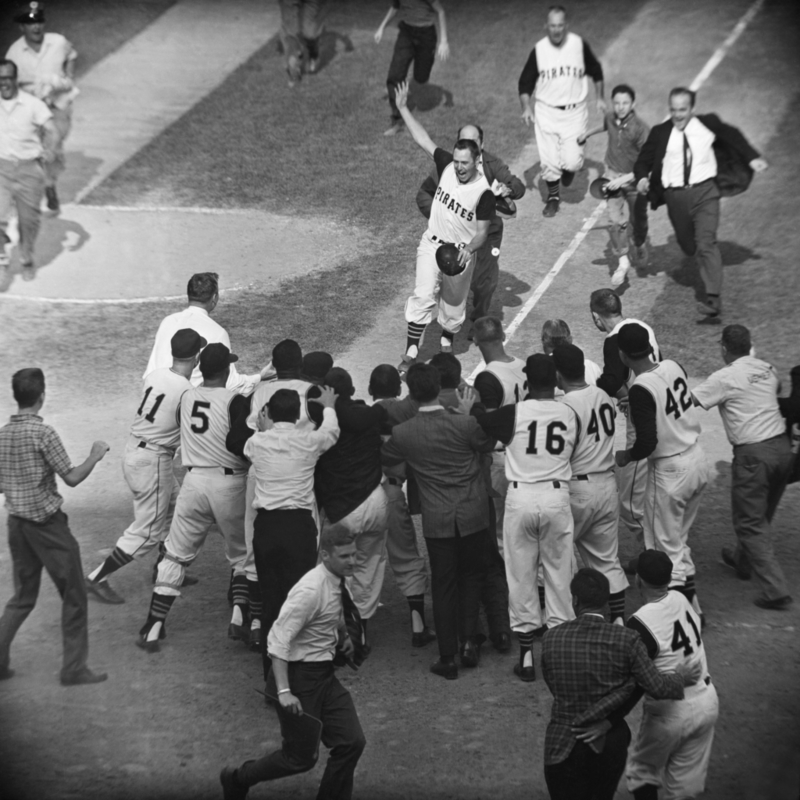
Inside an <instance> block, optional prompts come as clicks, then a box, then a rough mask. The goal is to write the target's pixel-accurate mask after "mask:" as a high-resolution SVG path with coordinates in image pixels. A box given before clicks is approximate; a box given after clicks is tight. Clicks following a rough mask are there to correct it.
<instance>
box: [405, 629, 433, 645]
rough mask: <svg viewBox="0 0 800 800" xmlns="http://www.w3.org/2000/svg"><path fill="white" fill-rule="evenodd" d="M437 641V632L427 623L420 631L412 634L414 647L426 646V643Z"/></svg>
mask: <svg viewBox="0 0 800 800" xmlns="http://www.w3.org/2000/svg"><path fill="white" fill-rule="evenodd" d="M435 641H436V633H435V632H434V631H432V630H431V629H430V628H429V627H428V626H427V625H426V626H425V627H424V628H423V629H422V630H421V631H420V632H419V633H412V634H411V646H412V647H425V645H426V644H430V643H431V642H435Z"/></svg>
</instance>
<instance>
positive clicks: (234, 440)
mask: <svg viewBox="0 0 800 800" xmlns="http://www.w3.org/2000/svg"><path fill="white" fill-rule="evenodd" d="M251 400H252V398H251V397H244V396H243V395H240V394H238V395H236V397H234V398H233V400H232V401H231V405H230V409H229V411H230V417H231V429H230V430H229V431H228V435H227V436H226V437H225V448H226V449H227V451H228V452H229V453H233V454H234V455H235V456H244V455H245V453H244V446H245V444H247V441H248V440H249V439H250V437H251V436H252V435H253V434H254V433H255V431H254V430H253V429H252V428H251V427H250V426H249V425H248V424H247V417H248V416H249V415H250V405H251Z"/></svg>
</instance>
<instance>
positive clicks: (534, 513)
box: [503, 481, 575, 633]
mask: <svg viewBox="0 0 800 800" xmlns="http://www.w3.org/2000/svg"><path fill="white" fill-rule="evenodd" d="M559 483H560V488H558V489H556V488H555V486H554V485H553V481H542V482H541V483H517V482H516V481H512V482H511V483H510V484H509V487H508V495H507V496H506V517H505V522H504V524H503V556H504V558H505V562H506V577H507V579H508V606H509V616H510V618H511V629H512V630H513V631H516V632H522V633H529V632H531V631H535V630H536V629H537V628H541V627H542V624H543V622H544V624H545V625H547V627H548V628H552V627H555V626H556V625H560V624H561V623H562V622H567V621H568V620H570V619H574V617H575V614H574V613H573V611H572V595H571V593H570V589H569V583H570V580H571V579H572V541H573V539H572V536H573V525H572V512H571V510H570V507H569V487H568V486H567V482H566V481H559ZM540 564H541V566H542V571H543V573H544V598H545V619H544V620H542V612H541V607H540V605H539V592H538V590H537V588H536V586H537V575H538V572H539V565H540Z"/></svg>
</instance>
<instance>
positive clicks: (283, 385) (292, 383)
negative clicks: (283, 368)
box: [247, 378, 316, 431]
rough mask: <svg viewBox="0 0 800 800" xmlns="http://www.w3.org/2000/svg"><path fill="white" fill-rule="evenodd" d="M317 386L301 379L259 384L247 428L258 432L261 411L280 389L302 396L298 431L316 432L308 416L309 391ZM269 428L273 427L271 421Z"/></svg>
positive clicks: (252, 401) (254, 394)
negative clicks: (292, 391)
mask: <svg viewBox="0 0 800 800" xmlns="http://www.w3.org/2000/svg"><path fill="white" fill-rule="evenodd" d="M314 385H315V384H313V383H310V382H309V381H303V380H300V379H299V378H288V379H277V380H273V381H262V382H261V383H259V384H258V387H257V388H256V390H255V392H253V398H252V400H251V403H250V414H248V416H247V427H248V428H252V429H253V430H254V431H257V430H258V415H259V413H260V411H261V409H262V408H263V407H264V406H265V405H266V404H267V403H268V402H269V399H270V397H272V395H274V394H275V392H277V391H278V389H294V391H296V392H297V394H299V395H300V419H299V420H298V421H297V429H298V430H314V429H315V428H316V425H315V423H314V421H313V420H312V419H311V417H309V415H308V390H309V389H310V388H311V387H312V386H314ZM269 427H270V428H271V427H272V420H270V424H269Z"/></svg>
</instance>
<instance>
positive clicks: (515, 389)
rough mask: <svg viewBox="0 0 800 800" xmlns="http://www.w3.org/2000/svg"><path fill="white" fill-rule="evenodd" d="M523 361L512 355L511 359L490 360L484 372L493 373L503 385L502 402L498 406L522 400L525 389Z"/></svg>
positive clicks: (525, 380) (525, 379) (525, 392)
mask: <svg viewBox="0 0 800 800" xmlns="http://www.w3.org/2000/svg"><path fill="white" fill-rule="evenodd" d="M524 370H525V362H524V361H523V360H522V359H521V358H517V357H516V356H514V360H513V361H508V362H506V361H490V362H489V363H488V364H487V365H486V369H485V370H484V372H489V373H491V374H492V375H494V377H495V378H497V380H498V381H499V382H500V385H501V386H502V387H503V402H502V403H501V404H500V406H508V405H511V404H512V403H519V402H520V400H523V399H524V397H525V395H526V394H527V391H526V389H525V385H526V383H527V378H526V377H525V371H524Z"/></svg>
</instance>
